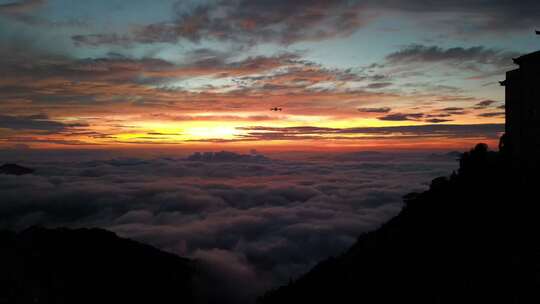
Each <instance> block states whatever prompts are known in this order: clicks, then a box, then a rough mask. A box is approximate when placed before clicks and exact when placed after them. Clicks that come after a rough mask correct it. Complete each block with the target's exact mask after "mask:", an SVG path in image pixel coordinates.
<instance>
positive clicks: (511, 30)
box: [0, 0, 540, 151]
mask: <svg viewBox="0 0 540 304" xmlns="http://www.w3.org/2000/svg"><path fill="white" fill-rule="evenodd" d="M539 11H540V2H538V1H532V0H526V1H505V0H493V1H487V0H478V1H457V0H453V1H452V0H441V1H435V0H428V1H425V0H411V1H397V0H387V1H383V0H379V1H371V0H366V1H337V0H336V1H318V0H314V1H303V0H299V1H286V0H275V1H249V0H238V1H173V0H163V1H150V0H147V1H145V0H132V1H121V0H93V1H70V0H26V1H14V0H0V72H1V77H0V147H3V148H9V149H27V148H31V149H38V148H58V149H59V148H62V149H65V148H78V149H80V148H91V149H110V148H146V149H148V148H149V147H168V148H169V147H170V148H186V149H199V148H200V149H210V150H212V149H231V150H235V149H246V148H257V149H261V150H263V151H264V150H278V151H279V150H292V149H299V150H325V149H334V150H347V149H359V150H361V149H381V150H384V149H463V148H468V147H470V146H471V145H473V144H474V143H476V142H479V141H484V142H488V143H490V144H494V145H496V142H497V138H498V136H500V132H502V131H503V129H504V127H503V123H504V88H502V87H500V86H499V84H498V81H500V80H503V79H504V72H505V71H507V70H509V69H512V68H513V64H512V60H511V58H513V57H517V56H519V55H520V54H524V53H527V52H531V51H535V50H537V49H538V48H540V38H539V37H538V36H536V35H534V29H535V26H539V27H540V22H539V21H538V19H537V18H536V17H537V16H538V14H539ZM274 107H278V108H281V109H282V110H281V111H271V108H274ZM158 145H159V146H158Z"/></svg>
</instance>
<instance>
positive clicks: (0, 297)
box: [0, 228, 197, 304]
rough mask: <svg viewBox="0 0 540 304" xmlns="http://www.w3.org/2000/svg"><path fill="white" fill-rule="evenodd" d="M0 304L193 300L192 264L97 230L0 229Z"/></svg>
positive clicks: (174, 301)
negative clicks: (18, 230) (19, 230)
mask: <svg viewBox="0 0 540 304" xmlns="http://www.w3.org/2000/svg"><path fill="white" fill-rule="evenodd" d="M0 269H1V271H0V303H12V304H16V303H193V302H194V290H195V288H193V279H194V275H195V274H196V271H197V270H196V266H195V264H194V262H192V261H190V260H188V259H185V258H180V257H178V256H176V255H173V254H169V253H165V252H163V251H160V250H158V249H155V248H153V247H151V246H148V245H144V244H141V243H138V242H135V241H131V240H128V239H123V238H119V237H117V236H116V235H115V234H114V233H112V232H108V231H105V230H100V229H76V230H71V229H63V228H62V229H44V228H30V229H28V230H26V231H23V232H20V233H14V232H8V231H3V232H0Z"/></svg>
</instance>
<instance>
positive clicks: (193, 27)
mask: <svg viewBox="0 0 540 304" xmlns="http://www.w3.org/2000/svg"><path fill="white" fill-rule="evenodd" d="M174 11H175V17H174V19H173V20H170V21H164V22H158V23H153V24H148V25H143V26H139V27H138V28H136V29H135V30H134V31H133V32H131V33H129V37H130V38H129V39H131V40H132V41H134V42H137V43H163V42H166V43H176V42H178V41H180V40H188V41H192V42H199V41H201V40H205V39H208V40H228V41H235V42H241V43H247V44H254V43H257V42H276V43H280V44H291V43H294V42H298V41H306V40H321V39H327V38H333V37H342V36H348V35H350V34H351V33H353V32H354V31H355V30H357V29H358V28H359V27H361V26H362V25H363V24H365V23H366V22H367V21H368V20H369V19H370V16H369V15H366V14H364V11H363V10H362V9H361V6H360V5H359V4H358V3H355V1H344V0H338V1H330V2H328V1H294V2H290V1H285V0H278V1H272V2H266V1H249V0H234V1H224V2H215V3H209V4H199V5H189V4H187V3H185V4H184V3H181V2H180V3H177V4H176V6H175V8H174ZM75 40H76V42H77V43H79V44H84V43H87V44H89V45H92V46H95V45H98V44H124V43H125V42H126V38H125V37H124V36H119V35H116V34H92V35H86V36H83V35H77V36H76V37H75Z"/></svg>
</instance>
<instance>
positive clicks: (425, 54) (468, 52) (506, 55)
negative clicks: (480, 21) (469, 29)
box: [386, 44, 519, 70]
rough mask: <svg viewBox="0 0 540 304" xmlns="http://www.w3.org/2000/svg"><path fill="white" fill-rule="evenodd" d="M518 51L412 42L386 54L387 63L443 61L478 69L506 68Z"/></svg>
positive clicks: (460, 66)
mask: <svg viewBox="0 0 540 304" xmlns="http://www.w3.org/2000/svg"><path fill="white" fill-rule="evenodd" d="M518 55H519V54H518V53H515V52H507V51H502V50H497V49H491V48H486V47H483V46H474V47H469V48H463V47H453V48H442V47H439V46H425V45H420V44H412V45H409V46H406V47H404V48H403V49H401V50H399V51H397V52H393V53H391V54H389V55H387V56H386V60H387V61H388V63H389V64H410V63H424V64H426V63H445V64H448V65H454V66H457V67H458V68H466V69H470V70H478V69H479V68H478V67H477V65H480V64H481V65H492V66H495V67H497V68H501V67H502V68H506V67H509V66H511V65H512V58H514V57H516V56H518Z"/></svg>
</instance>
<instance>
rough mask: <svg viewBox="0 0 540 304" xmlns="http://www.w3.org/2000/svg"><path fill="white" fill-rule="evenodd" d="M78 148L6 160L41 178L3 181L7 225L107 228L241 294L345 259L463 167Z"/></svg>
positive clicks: (404, 158) (1, 224) (0, 193)
mask: <svg viewBox="0 0 540 304" xmlns="http://www.w3.org/2000/svg"><path fill="white" fill-rule="evenodd" d="M70 151H71V150H70ZM70 151H66V152H62V151H32V150H30V151H26V152H18V153H13V154H12V155H11V156H6V155H3V159H4V160H5V161H15V160H18V159H19V158H20V157H21V153H28V154H25V155H26V156H25V157H24V159H25V161H24V162H23V163H21V164H23V165H25V166H28V167H31V168H34V169H36V171H35V173H34V174H32V175H25V176H19V177H15V176H0V197H2V200H0V228H12V229H13V228H15V229H24V228H25V227H28V226H30V225H36V224H40V225H45V226H71V227H81V226H92V227H94V226H97V227H102V228H107V229H110V230H113V231H115V232H117V233H119V234H120V235H122V236H124V237H129V238H133V239H136V240H139V241H143V242H147V243H150V244H152V245H154V246H157V247H158V248H161V249H164V250H167V251H171V252H174V253H177V254H180V255H183V256H189V257H193V258H197V259H200V260H201V261H202V262H204V264H205V265H208V267H209V268H210V269H213V270H214V274H213V275H214V276H215V277H217V278H228V280H227V281H225V282H224V281H223V280H219V281H220V282H221V284H230V285H227V287H235V286H236V287H237V286H242V287H241V288H233V289H230V290H229V292H230V291H231V290H233V291H234V292H235V293H236V295H229V296H231V297H232V296H237V297H239V298H243V299H245V298H253V297H254V295H255V294H260V293H261V292H263V291H265V290H267V289H268V287H269V286H276V284H281V283H284V282H287V281H288V279H289V278H290V277H296V276H298V275H299V274H301V273H303V272H304V271H306V270H307V269H309V268H310V267H311V266H313V265H314V264H315V263H316V262H318V261H320V260H321V259H324V258H326V257H327V256H331V255H336V254H339V253H340V252H342V251H343V250H344V249H346V248H347V247H348V246H350V245H351V244H352V243H353V242H354V241H355V239H356V237H357V235H359V234H360V233H362V232H364V231H368V230H371V229H374V228H375V227H377V226H378V225H380V224H381V223H382V222H384V221H385V220H387V219H388V218H390V217H391V216H393V215H394V214H396V213H397V212H398V211H399V209H400V208H401V206H402V201H401V196H402V195H403V194H405V193H407V192H409V191H412V190H419V189H423V188H425V185H426V184H425V183H427V182H429V180H431V179H432V178H434V177H436V176H439V175H441V174H448V173H450V172H451V170H453V169H455V167H456V163H455V161H454V160H453V159H447V160H437V161H433V160H429V159H428V157H427V155H424V154H407V153H403V154H385V153H379V154H377V157H374V158H372V159H370V158H369V157H368V158H361V157H360V158H358V157H356V158H351V157H350V156H349V157H346V158H342V157H340V155H335V156H332V155H328V154H326V155H325V159H321V160H314V161H288V160H278V159H273V160H271V161H266V162H251V161H246V162H243V161H225V160H223V161H219V162H204V161H190V160H187V159H181V158H178V157H161V158H149V159H141V158H133V157H131V158H112V159H111V158H109V157H110V155H108V154H106V153H103V152H99V153H101V154H95V155H90V154H89V152H84V153H79V152H70ZM32 153H34V154H32ZM54 153H56V154H54ZM96 153H97V152H96ZM29 155H34V156H35V157H30V156H29Z"/></svg>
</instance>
